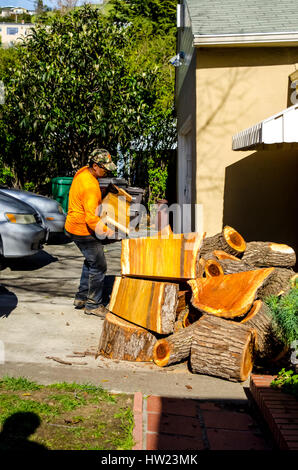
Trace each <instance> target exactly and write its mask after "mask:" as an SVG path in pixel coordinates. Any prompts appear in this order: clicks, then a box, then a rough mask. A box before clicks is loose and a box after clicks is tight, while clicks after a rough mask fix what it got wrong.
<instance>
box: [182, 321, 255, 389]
mask: <svg viewBox="0 0 298 470" xmlns="http://www.w3.org/2000/svg"><path fill="white" fill-rule="evenodd" d="M255 339H256V333H255V331H254V330H253V329H251V328H248V327H247V326H245V325H242V324H239V323H236V322H232V321H227V320H223V319H222V318H217V317H213V316H211V315H204V316H203V317H202V318H201V319H200V320H199V323H198V327H197V328H193V333H192V346H191V354H190V361H191V368H192V371H193V372H194V373H198V374H206V375H211V376H215V377H221V378H223V379H227V380H231V381H241V382H242V381H244V380H246V379H247V378H248V376H249V374H250V373H251V370H252V367H253V363H254V354H255Z"/></svg>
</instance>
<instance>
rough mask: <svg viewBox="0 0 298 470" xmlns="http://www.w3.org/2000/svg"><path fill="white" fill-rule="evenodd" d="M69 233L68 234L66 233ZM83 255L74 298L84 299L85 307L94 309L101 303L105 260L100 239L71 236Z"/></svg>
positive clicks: (105, 267) (105, 269)
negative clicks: (78, 282) (78, 283)
mask: <svg viewBox="0 0 298 470" xmlns="http://www.w3.org/2000/svg"><path fill="white" fill-rule="evenodd" d="M68 235H69V234H68ZM71 238H72V240H73V241H74V243H75V244H76V245H77V247H78V248H79V250H80V251H81V252H82V254H83V255H84V257H85V259H84V263H83V268H82V274H81V280H80V285H79V289H78V292H77V293H76V296H75V298H76V299H80V300H86V305H85V308H87V309H94V308H97V307H98V306H99V305H101V304H102V298H103V286H104V278H105V275H106V272H107V262H106V258H105V254H104V251H103V245H102V243H101V241H100V240H98V239H97V238H95V237H92V236H86V237H83V236H81V237H79V236H75V235H73V236H71Z"/></svg>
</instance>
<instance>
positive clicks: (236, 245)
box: [201, 225, 246, 257]
mask: <svg viewBox="0 0 298 470" xmlns="http://www.w3.org/2000/svg"><path fill="white" fill-rule="evenodd" d="M245 248H246V243H245V240H244V238H243V237H242V236H241V235H240V233H238V232H237V231H236V230H235V229H233V228H232V227H229V226H228V225H227V226H225V227H224V229H223V231H222V232H221V233H218V234H216V235H214V236H213V237H206V238H205V239H204V242H203V245H202V248H201V256H202V257H204V255H205V254H206V253H209V252H211V251H214V250H222V251H226V252H227V253H229V254H231V255H238V256H239V255H242V253H243V252H244V251H245Z"/></svg>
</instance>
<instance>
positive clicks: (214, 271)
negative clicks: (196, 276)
mask: <svg viewBox="0 0 298 470" xmlns="http://www.w3.org/2000/svg"><path fill="white" fill-rule="evenodd" d="M205 274H206V277H214V276H223V274H224V270H223V268H222V267H221V265H220V263H219V262H218V261H217V260H216V259H206V260H205Z"/></svg>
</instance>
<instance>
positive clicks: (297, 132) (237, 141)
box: [232, 104, 298, 150]
mask: <svg viewBox="0 0 298 470" xmlns="http://www.w3.org/2000/svg"><path fill="white" fill-rule="evenodd" d="M297 142H298V104H294V105H293V106H291V107H289V108H287V109H285V110H284V111H281V112H280V113H277V114H275V115H274V116H271V117H269V118H268V119H265V120H264V121H262V122H259V123H258V124H255V125H254V126H252V127H249V128H248V129H245V130H243V131H241V132H239V133H238V134H235V135H234V136H233V142H232V149H233V150H249V149H253V148H256V147H258V146H259V145H262V144H279V143H297Z"/></svg>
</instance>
